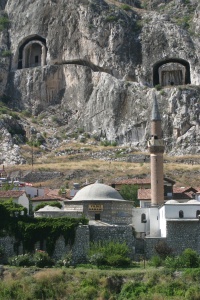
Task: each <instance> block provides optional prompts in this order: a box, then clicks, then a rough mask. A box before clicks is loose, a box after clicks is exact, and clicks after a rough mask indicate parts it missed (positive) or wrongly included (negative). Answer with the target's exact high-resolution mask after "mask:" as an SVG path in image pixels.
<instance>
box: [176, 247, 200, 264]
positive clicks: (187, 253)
mask: <svg viewBox="0 0 200 300" xmlns="http://www.w3.org/2000/svg"><path fill="white" fill-rule="evenodd" d="M180 260H181V264H182V267H184V268H198V267H199V262H200V261H199V254H198V253H197V252H196V251H194V250H192V249H190V248H188V249H185V250H184V251H183V253H182V254H181V255H180Z"/></svg>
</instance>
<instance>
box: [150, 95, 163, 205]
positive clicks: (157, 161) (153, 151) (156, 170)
mask: <svg viewBox="0 0 200 300" xmlns="http://www.w3.org/2000/svg"><path fill="white" fill-rule="evenodd" d="M148 148H149V151H150V157H151V205H152V206H160V205H162V204H164V182H163V152H164V143H163V139H162V128H161V117H160V112H159V108H158V102H157V99H156V97H154V100H153V108H152V117H151V139H150V140H149V142H148Z"/></svg>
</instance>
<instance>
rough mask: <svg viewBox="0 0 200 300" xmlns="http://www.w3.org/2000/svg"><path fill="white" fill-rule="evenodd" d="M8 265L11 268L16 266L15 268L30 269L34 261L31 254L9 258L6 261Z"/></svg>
mask: <svg viewBox="0 0 200 300" xmlns="http://www.w3.org/2000/svg"><path fill="white" fill-rule="evenodd" d="M8 262H9V264H10V265H11V266H16V267H30V266H34V264H35V263H34V260H33V256H32V255H31V254H24V255H18V256H14V257H11V258H10V259H9V260H8Z"/></svg>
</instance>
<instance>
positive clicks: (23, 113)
mask: <svg viewBox="0 0 200 300" xmlns="http://www.w3.org/2000/svg"><path fill="white" fill-rule="evenodd" d="M21 114H22V116H24V117H28V118H30V117H31V115H32V114H31V112H30V111H29V110H23V111H22V112H21Z"/></svg>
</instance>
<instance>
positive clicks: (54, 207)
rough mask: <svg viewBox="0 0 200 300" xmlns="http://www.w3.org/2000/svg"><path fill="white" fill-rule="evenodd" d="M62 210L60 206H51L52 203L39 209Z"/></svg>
mask: <svg viewBox="0 0 200 300" xmlns="http://www.w3.org/2000/svg"><path fill="white" fill-rule="evenodd" d="M60 210H61V209H60V208H59V207H56V206H51V205H46V206H44V207H43V208H40V209H38V211H60ZM38 211H36V212H38Z"/></svg>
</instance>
